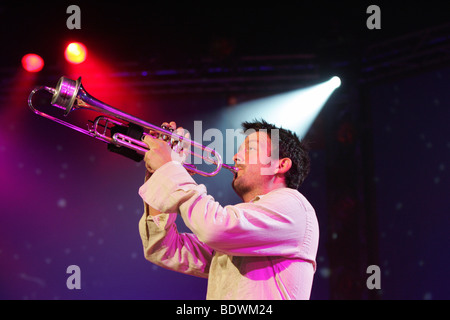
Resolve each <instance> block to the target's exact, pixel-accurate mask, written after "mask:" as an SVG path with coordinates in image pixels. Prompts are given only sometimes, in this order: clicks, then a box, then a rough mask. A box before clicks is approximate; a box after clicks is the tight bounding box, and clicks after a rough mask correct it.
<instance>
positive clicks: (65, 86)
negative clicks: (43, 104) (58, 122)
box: [51, 77, 81, 116]
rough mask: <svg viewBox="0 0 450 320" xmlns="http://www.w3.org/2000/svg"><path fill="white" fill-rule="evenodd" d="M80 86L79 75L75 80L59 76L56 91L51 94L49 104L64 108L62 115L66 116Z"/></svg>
mask: <svg viewBox="0 0 450 320" xmlns="http://www.w3.org/2000/svg"><path fill="white" fill-rule="evenodd" d="M80 87H81V77H79V78H78V79H77V80H72V79H68V78H65V77H61V78H60V79H59V81H58V83H57V84H56V88H55V90H56V91H55V93H54V94H53V97H52V101H51V104H52V105H53V106H56V107H59V108H62V109H65V111H64V116H67V115H68V114H69V113H70V111H72V108H73V106H74V104H75V100H76V98H77V95H78V91H79V89H80Z"/></svg>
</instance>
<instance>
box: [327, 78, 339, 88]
mask: <svg viewBox="0 0 450 320" xmlns="http://www.w3.org/2000/svg"><path fill="white" fill-rule="evenodd" d="M329 83H330V85H331V87H333V88H335V89H337V88H339V87H340V86H341V78H339V77H337V76H334V77H333V78H331V79H330V80H329Z"/></svg>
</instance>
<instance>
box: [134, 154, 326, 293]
mask: <svg viewBox="0 0 450 320" xmlns="http://www.w3.org/2000/svg"><path fill="white" fill-rule="evenodd" d="M139 194H140V196H141V197H142V199H143V200H144V202H145V203H147V204H149V205H150V206H152V207H153V208H155V209H156V210H158V211H160V212H164V213H162V214H160V215H158V216H156V217H152V216H150V215H148V213H147V206H145V207H146V212H145V213H144V215H143V217H142V219H141V220H140V222H139V230H140V235H141V238H142V242H143V246H144V254H145V257H146V258H147V259H148V260H149V261H151V262H153V263H155V264H157V265H159V266H162V267H164V268H168V269H171V270H174V271H178V272H182V273H185V274H190V275H195V276H199V277H207V278H208V292H207V299H239V300H243V299H254V300H262V299H309V297H310V294H311V288H312V282H313V277H314V272H315V270H316V261H315V259H316V254H317V248H318V241H319V227H318V222H317V218H316V214H315V211H314V209H313V207H312V206H311V204H310V203H309V202H308V201H307V200H306V198H305V197H304V196H303V195H301V194H300V193H299V192H298V191H297V190H294V189H290V188H280V189H276V190H273V191H271V192H269V193H267V194H265V195H261V196H258V197H256V198H255V199H253V201H251V202H249V203H240V204H237V205H233V206H225V207H222V206H221V205H220V204H219V203H218V202H216V201H215V200H214V199H213V197H212V196H210V195H208V194H207V193H206V188H205V186H204V185H198V184H196V183H195V181H194V180H193V179H192V177H191V176H190V175H189V174H188V173H187V171H186V170H185V169H184V168H183V167H182V165H181V164H179V163H177V162H169V163H167V164H165V165H164V166H162V167H161V168H159V169H158V170H156V172H155V173H154V174H153V175H152V176H151V177H150V179H148V180H147V181H146V182H145V183H144V185H143V186H142V187H141V188H140V189H139ZM178 214H180V215H181V217H182V218H183V221H184V223H185V224H186V226H187V227H188V228H189V229H190V230H191V231H192V232H193V234H179V233H178V231H177V227H176V224H175V219H176V217H177V215H178Z"/></svg>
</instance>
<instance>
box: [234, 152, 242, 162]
mask: <svg viewBox="0 0 450 320" xmlns="http://www.w3.org/2000/svg"><path fill="white" fill-rule="evenodd" d="M233 161H234V163H236V164H238V163H240V162H241V161H242V158H241V157H240V156H239V152H238V153H236V154H235V155H234V156H233Z"/></svg>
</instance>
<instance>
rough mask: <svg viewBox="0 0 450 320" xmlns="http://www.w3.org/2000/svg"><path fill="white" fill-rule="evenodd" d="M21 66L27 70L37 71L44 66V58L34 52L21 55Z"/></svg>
mask: <svg viewBox="0 0 450 320" xmlns="http://www.w3.org/2000/svg"><path fill="white" fill-rule="evenodd" d="M22 66H23V68H24V69H25V70H27V71H28V72H39V71H41V70H42V68H43V67H44V59H42V58H41V57H40V56H38V55H37V54H34V53H29V54H26V55H24V56H23V58H22Z"/></svg>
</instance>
